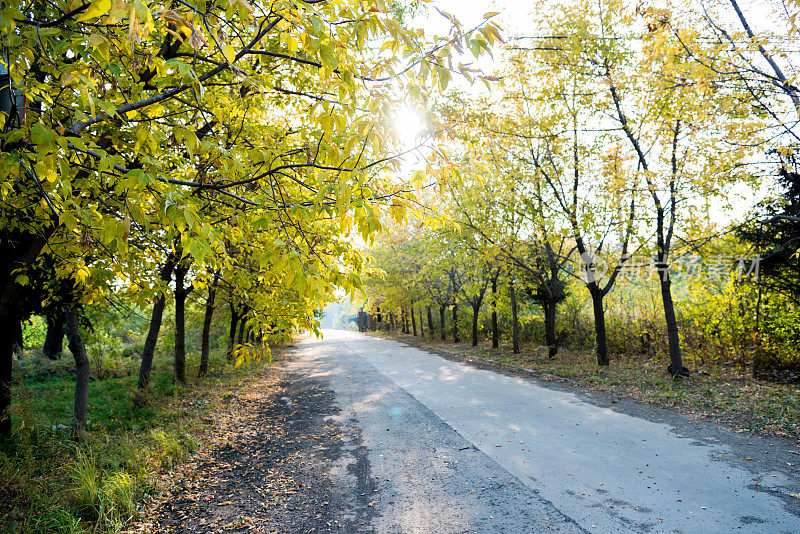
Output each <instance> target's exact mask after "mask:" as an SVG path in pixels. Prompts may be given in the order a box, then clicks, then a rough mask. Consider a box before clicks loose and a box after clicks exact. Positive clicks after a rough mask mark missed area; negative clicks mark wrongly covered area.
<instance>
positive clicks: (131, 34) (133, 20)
mask: <svg viewBox="0 0 800 534" xmlns="http://www.w3.org/2000/svg"><path fill="white" fill-rule="evenodd" d="M140 31H141V25H140V24H139V16H138V15H137V14H136V8H135V7H131V13H130V17H129V19H128V41H130V42H131V45H133V44H135V43H136V42H137V41H138V40H139V33H140Z"/></svg>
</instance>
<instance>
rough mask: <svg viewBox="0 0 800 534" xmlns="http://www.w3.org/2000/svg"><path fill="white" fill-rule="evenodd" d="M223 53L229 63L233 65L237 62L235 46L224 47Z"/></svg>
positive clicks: (225, 45)
mask: <svg viewBox="0 0 800 534" xmlns="http://www.w3.org/2000/svg"><path fill="white" fill-rule="evenodd" d="M222 53H223V55H224V56H225V59H226V60H227V61H228V63H233V62H234V61H235V60H236V49H234V48H233V46H231V45H229V44H227V43H226V44H224V45H222Z"/></svg>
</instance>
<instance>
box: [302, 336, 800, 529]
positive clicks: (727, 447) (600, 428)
mask: <svg viewBox="0 0 800 534" xmlns="http://www.w3.org/2000/svg"><path fill="white" fill-rule="evenodd" d="M288 370H289V371H291V372H292V373H296V374H297V376H302V377H305V379H306V380H309V381H310V382H311V381H313V382H314V383H315V384H323V385H324V387H325V388H328V389H329V390H331V391H332V392H333V395H334V398H335V403H336V405H337V407H338V408H339V409H340V411H339V412H338V413H337V414H336V415H334V416H331V417H333V418H334V419H335V421H336V422H337V423H338V424H339V425H340V427H341V429H342V443H343V444H342V447H341V451H342V453H341V454H340V456H339V458H338V459H336V460H334V461H332V462H331V463H330V464H329V469H328V471H329V475H330V477H331V480H332V481H333V482H334V483H335V486H336V488H337V491H338V492H339V495H340V500H339V502H340V503H343V504H342V506H343V507H344V508H345V513H346V514H349V515H350V516H351V517H352V518H353V523H352V524H357V525H359V527H358V529H359V530H364V531H372V532H398V533H399V532H403V533H405V532H437V533H455V532H464V533H467V532H469V533H477V532H539V531H542V530H548V531H556V532H637V533H639V532H685V533H715V532H719V533H727V532H763V533H770V534H773V533H792V534H796V533H798V532H800V515H798V514H800V505H798V501H800V498H798V493H800V476H799V475H798V469H797V467H796V466H795V465H794V461H797V463H798V464H800V455H797V454H796V452H794V453H790V452H789V450H788V448H787V447H788V446H789V445H790V444H789V442H786V441H781V440H779V439H772V438H762V437H759V436H752V435H743V434H737V433H734V432H732V431H728V430H725V429H720V427H719V426H714V425H715V424H714V423H709V422H704V421H700V422H698V421H693V420H690V419H687V418H684V417H682V416H678V415H669V416H667V415H665V414H660V413H653V412H652V409H650V408H649V407H643V406H641V405H639V407H638V408H637V407H636V406H633V407H629V408H628V409H626V408H625V406H624V404H620V405H618V406H619V407H618V408H617V409H612V408H609V407H607V406H606V407H604V406H602V405H601V406H598V405H597V404H598V403H599V404H603V402H601V401H598V400H597V399H596V398H591V397H587V396H586V395H582V394H578V393H573V392H569V391H560V390H556V389H552V388H549V387H543V386H542V385H540V384H537V383H535V382H533V381H531V380H528V379H523V378H518V377H513V376H507V375H504V374H501V373H497V372H493V371H489V370H482V369H477V368H475V367H472V366H470V365H467V364H464V363H458V362H453V361H449V360H446V359H444V358H441V357H440V356H437V355H433V354H429V353H426V352H423V351H420V350H417V349H415V348H411V347H408V346H405V345H403V344H401V343H398V342H394V341H387V340H382V339H376V338H372V337H368V336H364V335H361V334H357V333H352V332H343V331H334V330H326V331H324V338H323V339H322V340H314V339H309V340H306V341H303V342H301V343H300V344H299V345H298V347H297V349H296V350H295V356H294V358H293V359H292V361H291V363H290V364H289V365H288ZM300 380H303V379H300ZM629 404H630V403H629ZM623 411H629V412H630V413H634V414H637V415H641V417H640V416H635V415H629V414H627V413H622V412H623ZM795 450H796V449H795ZM756 455H758V456H756Z"/></svg>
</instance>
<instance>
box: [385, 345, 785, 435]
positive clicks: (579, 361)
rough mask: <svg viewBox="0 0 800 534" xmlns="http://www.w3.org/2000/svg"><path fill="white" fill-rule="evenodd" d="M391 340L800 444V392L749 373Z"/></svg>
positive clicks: (641, 358)
mask: <svg viewBox="0 0 800 534" xmlns="http://www.w3.org/2000/svg"><path fill="white" fill-rule="evenodd" d="M376 335H378V334H376ZM380 335H386V334H380ZM391 337H393V338H395V339H399V340H401V341H405V342H409V343H413V344H414V345H416V346H419V347H420V348H429V349H431V350H435V351H443V352H447V353H450V354H453V355H455V356H458V357H461V358H475V357H477V358H484V359H487V360H491V361H493V362H498V363H500V364H510V365H514V366H519V367H523V368H525V369H527V370H529V371H530V372H531V373H532V374H533V375H534V376H536V377H537V378H539V379H541V380H546V381H562V382H567V383H570V384H573V385H576V386H579V387H582V388H588V389H593V390H598V391H604V392H608V393H610V394H613V395H619V396H624V397H629V398H633V399H635V400H638V401H642V402H648V403H652V404H656V405H659V406H664V407H668V408H675V409H678V410H681V411H684V412H690V413H692V414H694V415H696V416H699V417H717V418H720V419H722V420H723V421H724V422H725V423H726V424H728V425H730V426H732V427H733V428H735V429H737V430H739V429H741V430H748V431H761V432H766V433H772V434H777V435H785V436H789V437H792V438H795V439H798V438H800V387H798V385H796V384H777V383H772V382H767V381H764V380H760V379H755V378H753V377H752V376H751V373H750V371H749V370H746V369H742V368H741V367H736V366H733V365H727V366H726V365H716V364H715V365H700V364H698V363H694V362H693V363H692V368H693V370H694V371H695V372H694V373H692V374H691V376H690V377H689V378H687V379H684V380H677V381H676V380H672V379H671V378H670V376H669V375H668V374H667V372H666V366H667V362H665V361H659V360H657V359H656V358H653V357H649V356H646V355H634V356H627V355H626V356H618V357H614V358H612V361H611V365H609V366H608V367H599V366H598V365H597V364H596V363H595V360H594V357H593V354H592V353H591V352H588V351H579V350H571V349H568V348H560V349H559V351H558V355H557V356H556V358H555V359H553V360H549V359H548V358H547V350H546V349H545V348H544V347H541V346H523V347H522V349H521V353H520V354H514V353H513V352H512V350H511V348H510V347H509V346H505V345H501V347H500V348H499V349H492V348H491V343H486V342H484V343H480V344H479V345H478V346H477V347H472V346H471V344H470V343H458V344H454V343H452V342H450V341H441V340H439V339H431V338H429V337H425V338H419V337H412V336H410V335H406V334H392V335H391Z"/></svg>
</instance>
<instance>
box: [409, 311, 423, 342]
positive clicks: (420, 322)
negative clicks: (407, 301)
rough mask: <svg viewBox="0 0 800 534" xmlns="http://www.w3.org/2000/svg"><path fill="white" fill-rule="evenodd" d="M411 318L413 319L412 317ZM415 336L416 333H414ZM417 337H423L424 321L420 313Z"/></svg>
mask: <svg viewBox="0 0 800 534" xmlns="http://www.w3.org/2000/svg"><path fill="white" fill-rule="evenodd" d="M412 318H413V317H412ZM414 335H415V336H416V335H417V334H416V331H415V332H414ZM419 337H425V321H424V320H423V318H422V312H421V311H420V313H419Z"/></svg>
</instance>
